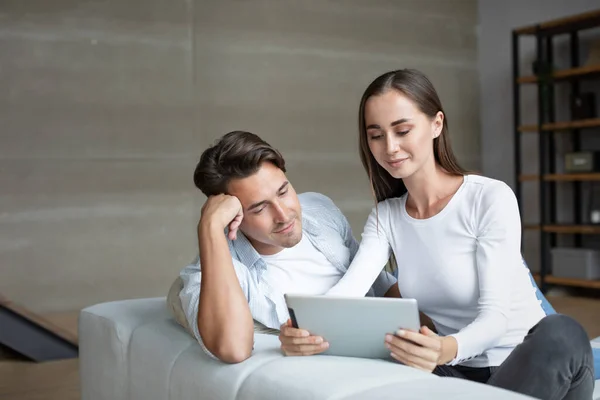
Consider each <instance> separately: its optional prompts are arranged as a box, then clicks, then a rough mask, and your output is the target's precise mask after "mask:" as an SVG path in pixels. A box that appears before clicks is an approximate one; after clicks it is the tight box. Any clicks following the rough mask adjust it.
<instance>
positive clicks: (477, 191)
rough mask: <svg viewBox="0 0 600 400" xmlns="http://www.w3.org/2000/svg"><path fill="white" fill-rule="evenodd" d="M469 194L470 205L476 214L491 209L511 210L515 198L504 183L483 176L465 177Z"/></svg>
mask: <svg viewBox="0 0 600 400" xmlns="http://www.w3.org/2000/svg"><path fill="white" fill-rule="evenodd" d="M465 180H466V182H467V183H468V189H469V192H470V196H469V197H470V199H471V203H472V204H471V205H472V207H473V209H474V210H476V211H478V212H480V213H481V212H486V210H491V209H492V208H493V209H505V208H507V209H512V208H513V207H514V206H516V204H517V198H516V195H515V192H514V191H513V190H512V188H511V187H510V186H509V185H508V184H507V183H506V182H504V181H501V180H499V179H494V178H489V177H487V176H483V175H468V176H466V177H465Z"/></svg>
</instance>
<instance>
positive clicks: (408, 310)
mask: <svg viewBox="0 0 600 400" xmlns="http://www.w3.org/2000/svg"><path fill="white" fill-rule="evenodd" d="M285 300H286V302H287V306H288V310H289V313H290V319H291V320H292V324H293V325H294V326H295V327H297V328H301V329H305V330H307V331H309V332H310V333H311V334H312V335H316V336H322V337H323V339H324V340H325V341H327V342H328V343H329V348H328V349H327V350H326V351H325V352H323V353H321V354H329V355H335V356H346V357H362V358H384V359H391V357H390V351H389V350H388V349H387V348H386V347H385V335H386V334H387V333H390V334H394V333H395V332H396V331H398V329H401V328H404V329H411V330H414V331H418V330H419V328H420V320H419V309H418V307H417V300H415V299H398V298H387V297H385V298H382V297H338V296H309V295H297V294H286V295H285Z"/></svg>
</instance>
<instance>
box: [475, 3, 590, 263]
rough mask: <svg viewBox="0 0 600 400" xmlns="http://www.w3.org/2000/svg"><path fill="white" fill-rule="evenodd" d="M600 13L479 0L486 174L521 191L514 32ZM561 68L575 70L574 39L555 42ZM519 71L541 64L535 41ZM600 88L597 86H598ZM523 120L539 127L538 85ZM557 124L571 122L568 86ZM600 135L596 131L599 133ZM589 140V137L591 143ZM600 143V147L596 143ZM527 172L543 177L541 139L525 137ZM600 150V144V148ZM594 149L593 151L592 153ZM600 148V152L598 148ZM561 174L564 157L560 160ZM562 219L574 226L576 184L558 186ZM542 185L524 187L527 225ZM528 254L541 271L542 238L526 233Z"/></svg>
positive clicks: (524, 90) (560, 140) (559, 95)
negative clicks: (572, 65) (572, 64)
mask: <svg viewBox="0 0 600 400" xmlns="http://www.w3.org/2000/svg"><path fill="white" fill-rule="evenodd" d="M599 7H600V4H599V3H598V1H597V0H568V1H567V0H527V1H521V0H506V1H502V2H499V1H495V0H479V1H478V25H479V26H478V45H477V47H478V66H479V78H480V99H481V121H480V123H481V163H482V167H483V172H484V173H485V174H486V175H488V176H491V177H494V178H497V179H501V180H503V181H505V182H507V183H508V184H509V185H511V186H512V187H513V188H514V187H515V183H516V182H515V177H514V174H515V160H514V154H513V149H514V140H513V132H514V130H513V88H512V48H511V31H512V29H514V28H518V27H522V26H527V25H532V24H535V23H539V22H544V21H547V20H551V19H555V18H562V17H566V16H570V15H573V14H578V13H582V12H585V11H590V10H595V9H598V8H599ZM593 37H595V38H598V37H599V36H598V35H597V30H594V31H588V32H585V33H583V34H582V35H581V38H582V46H581V58H582V60H581V61H582V63H585V61H586V56H587V46H586V40H587V39H589V38H593ZM555 44H556V46H555V58H556V67H557V68H568V67H569V60H570V58H569V46H568V37H565V36H562V37H558V38H557V39H556V40H555ZM520 46H521V52H520V58H519V65H520V70H521V74H522V75H532V71H531V62H532V61H533V60H534V59H535V40H534V39H533V38H528V39H521V41H520ZM594 86H596V85H595V84H593V83H590V82H589V81H588V82H586V83H585V84H584V85H583V86H582V88H581V90H582V91H584V90H593V89H594ZM596 87H597V86H596ZM520 90H521V116H522V123H523V124H536V123H537V112H536V108H537V89H536V85H522V86H521V89H520ZM555 96H556V110H557V114H556V119H557V120H561V121H562V120H568V119H569V115H568V96H569V88H568V86H566V85H564V84H561V85H558V86H556V92H555ZM597 132H598V131H597V130H596V133H597ZM593 133H594V132H593V130H587V131H584V134H583V135H584V137H582V139H583V142H584V148H586V147H585V146H586V139H588V140H587V143H588V144H589V145H591V146H592V147H597V145H595V144H594V143H592V142H593V141H594V140H593V137H592V136H590V135H593ZM586 136H587V137H586ZM596 142H597V141H596ZM521 143H522V146H523V147H522V149H523V150H522V151H523V157H522V162H523V164H522V168H523V170H524V171H523V173H526V174H535V173H537V171H538V167H537V166H538V157H537V155H538V154H537V153H538V145H537V134H523V135H522V137H521ZM556 143H557V150H558V151H559V153H561V154H562V152H564V151H565V150H568V137H567V136H560V135H558V136H557V142H556ZM598 144H600V143H598ZM587 148H590V147H587ZM598 148H600V147H598ZM557 160H558V165H559V168H560V165H561V157H560V156H559V157H557ZM557 186H558V219H559V221H561V222H567V221H572V214H571V212H570V211H571V203H570V202H569V199H570V184H568V183H566V184H558V185H557ZM537 189H538V184H537V182H528V183H525V184H524V185H523V194H524V207H523V210H522V214H523V215H522V217H523V220H524V221H525V223H537V222H538V221H539V218H538V217H539V211H538V210H539V207H538V204H539V203H538V202H539V197H538V190H537ZM523 241H524V253H525V258H526V260H527V262H528V263H529V265H530V267H531V268H532V269H533V270H538V269H539V234H538V233H537V232H536V231H526V232H525V233H524V237H523Z"/></svg>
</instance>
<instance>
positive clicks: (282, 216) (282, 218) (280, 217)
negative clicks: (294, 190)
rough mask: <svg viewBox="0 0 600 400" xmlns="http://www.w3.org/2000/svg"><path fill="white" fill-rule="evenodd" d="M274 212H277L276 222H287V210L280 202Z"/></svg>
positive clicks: (276, 204) (275, 206)
mask: <svg viewBox="0 0 600 400" xmlns="http://www.w3.org/2000/svg"><path fill="white" fill-rule="evenodd" d="M273 211H274V212H275V215H274V218H275V221H276V222H286V221H287V214H286V212H285V208H284V207H283V205H282V204H281V203H280V202H276V203H275V205H274V207H273Z"/></svg>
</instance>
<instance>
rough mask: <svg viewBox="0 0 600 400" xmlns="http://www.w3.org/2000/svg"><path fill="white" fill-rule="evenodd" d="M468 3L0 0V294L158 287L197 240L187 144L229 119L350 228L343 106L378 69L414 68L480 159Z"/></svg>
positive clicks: (352, 201) (224, 126)
mask: <svg viewBox="0 0 600 400" xmlns="http://www.w3.org/2000/svg"><path fill="white" fill-rule="evenodd" d="M476 4H477V3H476V2H475V1H474V0H473V1H452V2H449V1H444V0H438V1H426V2H422V1H389V0H378V1H372V2H365V1H362V0H351V1H349V0H344V1H341V0H339V1H334V0H311V1H302V2H295V1H281V0H252V1H217V0H213V1H191V0H189V1H181V0H178V1H176V0H172V1H156V0H144V1H141V0H127V1H116V0H114V1H112V0H111V1H103V2H94V1H88V2H79V1H69V0H57V1H52V2H47V1H30V2H26V4H25V2H18V1H3V2H1V3H0V48H2V52H1V53H0V67H1V74H0V76H1V78H0V84H1V86H2V87H4V88H7V89H8V90H2V91H0V126H1V127H2V129H0V187H1V188H2V189H1V192H0V268H1V277H0V292H2V293H4V294H5V295H7V296H8V297H9V298H12V299H13V300H15V301H18V302H20V303H22V304H24V305H25V306H28V307H30V308H32V309H33V310H36V311H55V310H68V309H77V308H80V307H84V306H86V305H90V304H93V303H97V302H100V301H107V300H112V299H123V298H132V297H141V296H162V295H165V294H166V290H167V288H168V286H169V284H170V282H171V281H172V279H173V278H174V276H175V275H176V274H177V273H178V272H179V270H180V269H181V268H182V267H183V266H185V265H186V264H187V263H188V262H189V261H190V260H191V259H192V258H193V257H194V255H195V253H196V252H197V250H196V237H195V227H196V224H197V219H198V216H199V212H200V207H201V205H202V203H203V201H204V199H203V197H202V196H201V195H200V193H199V192H198V191H197V190H196V189H195V188H194V186H193V183H192V172H193V168H194V166H195V163H196V160H197V158H198V156H199V154H200V153H201V151H202V150H203V149H204V148H205V147H206V145H208V144H209V143H211V142H212V141H213V140H214V139H215V138H216V137H218V136H220V135H222V134H223V133H225V132H227V131H230V130H233V129H245V130H250V131H253V132H255V133H258V134H259V135H261V136H263V137H264V138H266V139H267V140H268V141H270V142H271V143H272V144H273V145H275V146H276V147H278V148H280V150H281V151H282V152H283V153H284V156H286V158H287V160H288V163H289V170H290V172H289V176H290V179H291V180H292V182H293V184H294V185H295V186H296V188H297V190H299V191H306V190H314V191H321V192H323V193H325V194H327V195H329V196H330V197H332V198H333V199H334V201H336V203H337V204H338V205H339V206H340V208H341V209H342V210H343V211H344V212H345V213H346V214H347V216H348V217H349V219H350V221H351V223H352V225H353V228H354V229H355V231H356V232H355V234H356V235H357V237H358V236H359V235H360V232H361V231H362V225H363V223H364V221H365V218H366V216H367V214H368V212H369V210H370V208H371V206H372V202H371V198H370V191H369V189H368V186H367V180H366V176H365V173H364V172H363V170H362V168H361V167H360V163H359V160H358V154H357V146H356V143H357V139H356V119H357V118H356V110H357V105H358V101H359V97H360V95H361V93H362V90H363V89H364V88H365V87H366V85H367V84H368V82H369V81H370V80H371V79H373V78H374V77H375V76H376V75H377V74H379V73H382V72H384V71H386V70H390V69H395V68H402V67H415V68H419V69H421V70H423V71H424V72H425V73H427V74H428V75H429V76H430V78H431V79H432V80H433V82H434V84H435V85H436V87H437V88H438V90H439V92H440V95H441V97H442V100H443V101H444V103H445V107H446V110H447V114H448V119H449V121H450V126H451V131H452V135H453V144H454V147H455V150H456V153H457V154H458V157H459V159H460V160H461V161H462V162H463V163H464V164H465V165H466V166H467V167H469V168H476V169H477V168H479V166H480V148H479V132H478V121H477V119H478V115H479V101H478V96H479V92H478V86H477V80H478V76H477V72H476V35H475V26H476V16H477V10H476ZM457 99H460V101H457Z"/></svg>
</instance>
